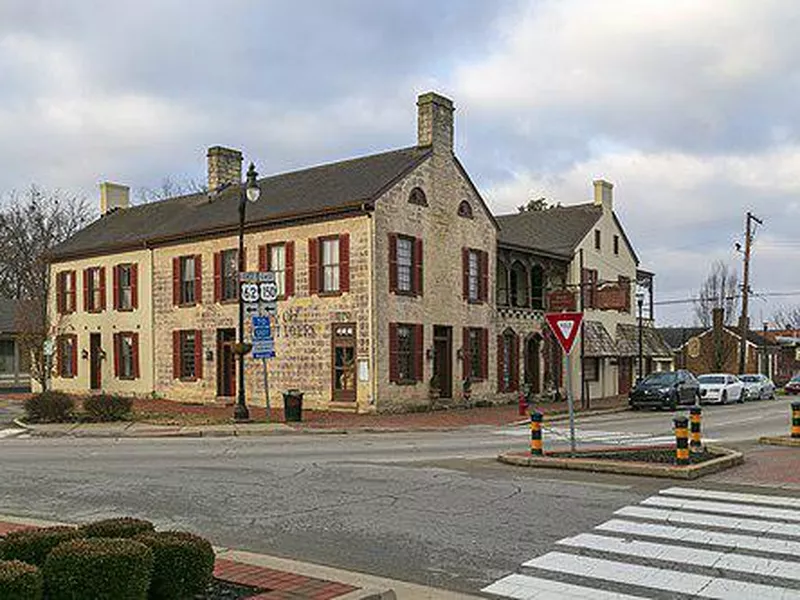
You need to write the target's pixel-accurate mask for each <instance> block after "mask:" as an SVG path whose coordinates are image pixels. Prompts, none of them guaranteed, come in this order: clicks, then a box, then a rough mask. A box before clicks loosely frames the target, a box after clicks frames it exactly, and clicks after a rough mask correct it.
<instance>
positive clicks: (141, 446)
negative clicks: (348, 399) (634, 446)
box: [0, 399, 788, 592]
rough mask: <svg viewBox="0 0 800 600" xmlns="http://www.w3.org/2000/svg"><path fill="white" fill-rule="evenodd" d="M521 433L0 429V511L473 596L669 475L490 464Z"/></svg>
mask: <svg viewBox="0 0 800 600" xmlns="http://www.w3.org/2000/svg"><path fill="white" fill-rule="evenodd" d="M705 413H706V414H705V424H706V429H707V432H708V435H709V436H712V437H714V438H715V439H717V440H719V441H726V442H727V441H735V440H741V439H743V438H749V439H752V438H755V437H757V436H759V435H764V434H770V433H772V434H776V433H785V432H786V431H787V427H788V425H787V423H788V420H787V415H788V400H785V399H781V400H777V401H764V402H760V403H754V404H746V405H744V406H726V407H709V408H708V410H706V411H705ZM671 416H672V415H671V413H667V412H662V413H656V412H654V413H622V414H616V415H605V416H596V417H589V418H583V419H579V420H578V430H579V432H582V433H584V432H585V433H586V436H587V438H591V437H592V436H595V438H597V437H598V436H599V437H603V436H601V435H600V433H603V432H605V433H606V435H605V437H603V439H606V440H613V439H618V438H619V435H618V434H623V435H631V434H632V435H634V436H638V437H637V439H641V436H642V435H644V436H650V437H658V436H660V435H663V434H669V432H670V425H671ZM554 427H562V428H564V427H565V423H559V424H557V425H555V426H554ZM743 428H747V429H746V430H744V431H743ZM525 431H526V428H525V427H524V426H520V427H517V428H488V427H475V428H470V429H465V430H460V431H457V432H424V433H422V432H420V433H402V434H399V433H396V434H354V435H321V434H317V435H308V434H305V435H291V436H275V437H259V438H204V439H160V440H159V439H124V440H113V439H80V438H59V439H36V438H30V439H20V438H9V439H0V513H2V514H6V515H16V516H30V517H39V518H43V519H50V520H63V521H76V522H82V521H86V520H89V519H94V518H101V517H106V516H113V515H122V514H128V515H133V516H139V517H143V518H149V519H151V520H153V521H155V522H156V523H157V525H159V526H160V527H162V528H181V529H189V530H192V531H196V532H198V533H202V534H204V535H206V536H208V537H209V538H210V539H211V540H212V541H213V542H214V543H215V544H218V545H221V546H229V547H236V548H240V549H246V550H252V551H255V552H263V553H268V554H274V555H279V556H286V557H290V558H295V559H300V560H304V561H309V562H316V563H321V564H327V565H331V566H336V567H340V568H344V569H350V570H356V571H363V572H368V573H373V574H377V575H381V576H384V577H391V578H396V579H402V580H407V581H413V582H416V583H422V584H425V585H432V586H438V587H444V588H449V589H456V590H464V591H473V592H474V591H476V590H479V589H481V588H482V587H484V586H486V585H488V584H490V583H491V582H492V581H495V580H497V579H498V578H501V577H503V576H504V575H506V574H508V573H510V572H513V571H514V570H515V569H517V567H518V565H519V563H520V560H521V559H525V558H529V557H532V556H537V555H540V554H543V553H544V552H546V551H547V550H548V549H550V548H551V547H552V545H553V544H554V543H555V542H556V541H558V540H559V539H562V538H564V537H565V536H575V535H578V534H580V533H582V532H585V531H587V530H589V529H591V528H592V527H595V526H596V525H598V524H600V523H602V522H603V521H606V520H607V519H608V518H609V516H610V515H611V514H612V513H613V511H614V510H617V509H619V508H621V507H623V506H626V505H631V504H634V503H637V502H639V501H640V500H642V499H643V498H645V497H647V496H650V495H652V494H654V493H657V492H658V490H660V489H663V488H665V487H668V486H669V485H670V483H669V482H665V481H662V480H654V479H647V478H634V477H622V476H606V475H596V474H582V473H563V474H562V473H557V472H551V471H538V470H533V469H517V468H514V467H508V466H504V465H500V464H498V463H497V462H495V460H494V457H495V456H496V455H497V453H498V452H499V451H503V450H510V449H515V448H520V449H521V448H525V447H526V446H527V439H526V437H525ZM615 436H617V437H615ZM551 437H552V436H551ZM590 441H591V440H590ZM558 443H559V444H562V443H563V441H561V442H558ZM592 443H594V442H592Z"/></svg>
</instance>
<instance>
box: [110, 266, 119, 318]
mask: <svg viewBox="0 0 800 600" xmlns="http://www.w3.org/2000/svg"><path fill="white" fill-rule="evenodd" d="M111 296H112V298H113V300H112V305H111V307H112V309H113V310H119V265H114V268H113V269H111Z"/></svg>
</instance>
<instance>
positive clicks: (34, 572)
mask: <svg viewBox="0 0 800 600" xmlns="http://www.w3.org/2000/svg"><path fill="white" fill-rule="evenodd" d="M43 590H44V581H43V579H42V572H41V571H39V568H38V567H34V566H33V565H29V564H26V563H24V562H22V561H19V560H9V561H0V600H41V598H42V592H43Z"/></svg>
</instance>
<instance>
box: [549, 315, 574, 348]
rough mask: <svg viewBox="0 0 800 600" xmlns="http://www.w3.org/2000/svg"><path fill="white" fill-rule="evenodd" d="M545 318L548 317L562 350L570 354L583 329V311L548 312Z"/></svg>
mask: <svg viewBox="0 0 800 600" xmlns="http://www.w3.org/2000/svg"><path fill="white" fill-rule="evenodd" d="M544 318H545V319H547V324H548V325H550V329H551V330H552V331H553V335H555V336H556V339H557V340H558V343H559V344H560V345H561V348H562V350H564V352H565V353H567V354H569V353H570V351H571V350H572V345H573V344H574V343H575V339H576V338H577V337H578V332H579V331H580V329H581V321H582V320H583V313H579V312H568V313H566V312H565V313H548V314H546V315H545V316H544Z"/></svg>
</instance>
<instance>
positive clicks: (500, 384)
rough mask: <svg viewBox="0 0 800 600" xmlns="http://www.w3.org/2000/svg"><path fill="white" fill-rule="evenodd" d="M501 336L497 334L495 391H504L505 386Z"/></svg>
mask: <svg viewBox="0 0 800 600" xmlns="http://www.w3.org/2000/svg"><path fill="white" fill-rule="evenodd" d="M504 366H505V365H504V363H503V336H502V335H498V336H497V391H498V392H505V391H506V389H505V386H504V385H503V367H504Z"/></svg>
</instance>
